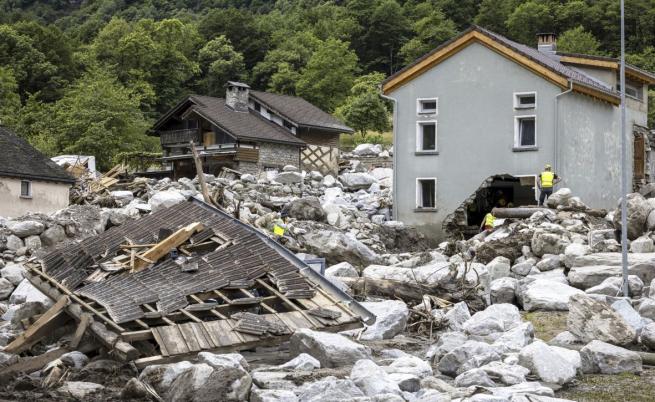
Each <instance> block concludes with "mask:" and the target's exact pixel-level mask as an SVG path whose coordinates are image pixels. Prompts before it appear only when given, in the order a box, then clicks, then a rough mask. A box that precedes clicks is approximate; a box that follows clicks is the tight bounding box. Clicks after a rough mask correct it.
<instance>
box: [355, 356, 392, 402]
mask: <svg viewBox="0 0 655 402" xmlns="http://www.w3.org/2000/svg"><path fill="white" fill-rule="evenodd" d="M350 379H351V380H352V381H353V382H354V383H355V385H357V386H358V387H359V389H361V390H362V391H363V392H364V394H365V395H367V396H375V395H380V394H396V395H401V394H402V391H401V390H400V388H399V387H398V384H397V383H396V382H395V381H394V380H393V379H391V378H390V377H389V374H387V372H386V371H384V370H383V369H382V367H380V366H378V365H377V364H375V363H374V362H373V361H372V360H369V359H362V360H359V361H357V362H356V363H355V365H354V366H353V368H352V370H351V371H350Z"/></svg>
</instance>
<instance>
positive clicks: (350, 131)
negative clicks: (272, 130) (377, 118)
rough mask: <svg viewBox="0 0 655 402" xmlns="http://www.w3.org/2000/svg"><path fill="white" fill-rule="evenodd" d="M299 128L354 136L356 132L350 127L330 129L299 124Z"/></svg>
mask: <svg viewBox="0 0 655 402" xmlns="http://www.w3.org/2000/svg"><path fill="white" fill-rule="evenodd" d="M298 127H307V128H318V129H321V130H325V131H334V132H336V133H345V134H353V133H354V132H355V130H353V129H352V128H350V127H345V126H344V127H341V128H336V127H328V126H319V125H315V124H299V125H298Z"/></svg>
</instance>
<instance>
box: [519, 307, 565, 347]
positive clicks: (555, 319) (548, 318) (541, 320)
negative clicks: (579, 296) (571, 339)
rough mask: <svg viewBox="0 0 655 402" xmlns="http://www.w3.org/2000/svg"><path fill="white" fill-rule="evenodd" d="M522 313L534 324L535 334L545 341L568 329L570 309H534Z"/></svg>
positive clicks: (524, 317)
mask: <svg viewBox="0 0 655 402" xmlns="http://www.w3.org/2000/svg"><path fill="white" fill-rule="evenodd" d="M522 314H523V319H524V320H526V321H530V322H531V323H532V325H533V326H534V336H535V337H536V338H539V339H541V340H543V341H545V342H548V341H550V340H551V339H553V338H554V337H555V336H556V335H557V334H559V333H560V332H563V331H566V317H567V316H568V311H533V312H523V313H522Z"/></svg>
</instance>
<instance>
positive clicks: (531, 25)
mask: <svg viewBox="0 0 655 402" xmlns="http://www.w3.org/2000/svg"><path fill="white" fill-rule="evenodd" d="M554 24H555V19H554V18H553V11H552V10H551V8H550V7H549V4H548V3H542V2H537V1H535V0H529V1H528V2H526V3H523V4H521V5H520V6H518V7H516V8H515V9H514V11H513V12H512V13H511V14H510V15H509V17H508V18H507V28H508V31H509V34H510V36H511V37H512V38H513V39H514V40H516V41H519V42H521V43H523V44H526V45H533V44H536V42H537V36H536V35H537V33H539V32H552V31H553V29H554Z"/></svg>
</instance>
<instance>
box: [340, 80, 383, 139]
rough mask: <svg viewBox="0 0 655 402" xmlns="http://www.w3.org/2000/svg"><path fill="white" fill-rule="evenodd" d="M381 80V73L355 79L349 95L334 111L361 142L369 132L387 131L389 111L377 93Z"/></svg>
mask: <svg viewBox="0 0 655 402" xmlns="http://www.w3.org/2000/svg"><path fill="white" fill-rule="evenodd" d="M383 79H384V74H381V73H371V74H367V75H363V76H361V77H359V78H357V79H356V80H355V82H354V84H353V86H352V88H351V89H350V95H349V96H348V97H347V98H346V100H345V101H344V103H343V104H342V105H341V106H339V107H338V108H337V110H336V111H335V114H336V115H337V116H339V117H341V118H342V119H343V120H344V121H345V122H346V124H348V125H349V126H350V127H352V128H353V129H354V130H355V131H356V132H358V133H359V134H360V135H361V136H362V141H365V140H366V134H367V133H368V132H369V131H371V130H375V131H386V130H388V129H389V126H390V124H389V122H390V116H389V110H388V108H387V105H386V104H385V102H384V101H383V100H382V98H381V97H380V94H379V91H378V85H379V84H380V83H381V82H382V80H383Z"/></svg>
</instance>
